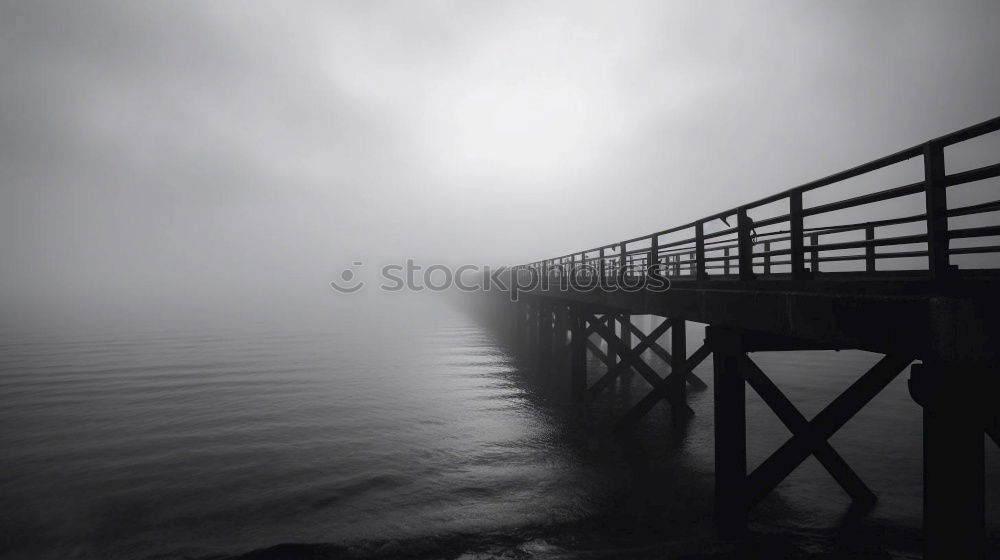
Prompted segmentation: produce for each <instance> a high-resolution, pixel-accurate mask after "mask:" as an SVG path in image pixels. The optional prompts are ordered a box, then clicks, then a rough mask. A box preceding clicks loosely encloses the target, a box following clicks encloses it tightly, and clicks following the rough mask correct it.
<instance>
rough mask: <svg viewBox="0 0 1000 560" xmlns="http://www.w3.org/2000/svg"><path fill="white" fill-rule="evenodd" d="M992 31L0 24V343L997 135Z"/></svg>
mask: <svg viewBox="0 0 1000 560" xmlns="http://www.w3.org/2000/svg"><path fill="white" fill-rule="evenodd" d="M998 30H1000V2H996V1H995V0H988V1H984V2H918V1H896V2H891V1H878V2H874V1H872V2H853V1H841V2H802V1H788V2H735V1H734V2H722V3H715V2H705V1H698V2H666V1H653V2H611V1H607V2H581V1H579V0H574V1H569V2H498V1H491V2H472V1H465V2H440V1H406V2H381V1H379V2H292V1H290V0H282V1H280V2H267V3H265V2H248V1H240V2H227V1H217V0H213V1H204V2H190V1H184V2H181V1H172V2H166V1H163V2H147V1H143V2H133V1H124V0H123V1H120V2H94V1H86V0H73V1H60V2H43V1H37V0H30V1H29V0H25V1H22V2H11V1H8V0H0V275H2V276H0V290H2V293H0V305H2V312H3V315H4V317H3V320H4V323H5V324H8V323H12V322H32V321H38V322H43V323H44V322H45V321H49V322H51V321H56V320H58V319H59V317H60V313H66V314H69V313H71V312H77V313H83V314H84V316H88V314H93V313H94V312H95V311H94V310H96V309H100V310H103V312H107V313H111V314H113V313H116V312H123V311H126V310H131V311H132V312H133V313H140V312H145V311H147V310H153V312H154V313H155V312H161V313H162V312H164V310H166V309H173V310H190V309H192V308H193V307H197V308H204V306H205V305H207V303H208V302H211V303H212V305H222V306H225V305H229V306H232V307H241V306H242V307H249V306H256V305H263V302H269V303H279V304H280V303H281V302H283V301H284V299H286V298H287V299H289V300H290V299H297V301H300V302H301V303H303V304H304V305H321V303H319V302H326V301H329V298H330V294H329V291H330V290H329V289H328V287H327V284H326V283H327V282H328V281H329V280H330V279H331V278H332V277H333V276H334V275H335V274H336V273H337V272H338V271H339V270H341V268H343V267H344V266H345V265H348V264H350V262H352V261H354V260H363V261H365V262H368V263H383V262H387V261H389V260H396V259H400V258H404V257H415V258H418V259H421V260H424V261H426V262H429V261H430V260H434V259H439V260H445V261H447V262H453V263H455V262H459V261H471V262H486V263H509V262H522V261H526V260H533V259H535V258H539V257H544V256H549V255H555V254H563V253H567V252H569V251H572V250H578V249H585V248H587V247H591V246H594V245H598V244H603V243H606V242H610V241H614V240H616V239H620V238H623V237H630V236H634V235H638V234H643V233H648V232H651V231H655V230H658V229H663V228H665V227H667V226H670V225H672V224H675V223H680V222H682V221H687V220H690V219H693V218H696V217H698V216H699V215H703V214H707V213H711V212H714V211H718V210H722V209H724V208H728V207H731V206H734V205H736V204H739V203H741V202H746V201H749V200H752V199H755V198H758V197H761V196H763V195H766V194H770V193H772V192H774V191H777V190H782V189H785V188H788V187H791V186H794V185H795V184H798V183H801V182H804V181H806V180H809V179H813V178H817V177H820V176H823V175H825V174H828V173H830V172H833V171H838V170H840V169H841V168H845V167H848V166H852V165H854V164H857V163H860V162H863V161H866V160H869V159H872V158H874V157H877V156H881V155H885V154H887V153H889V152H892V151H895V150H897V149H900V148H903V147H907V146H910V145H913V144H916V143H918V142H920V141H922V140H925V139H927V138H930V137H933V136H936V135H940V134H943V133H946V132H949V131H951V130H954V129H957V128H960V127H964V126H967V125H970V124H973V123H975V122H978V121H981V120H985V119H987V118H991V117H994V116H996V115H998V114H1000V62H998V61H1000V32H998ZM292 294H294V295H292Z"/></svg>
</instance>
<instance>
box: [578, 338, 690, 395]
mask: <svg viewBox="0 0 1000 560" xmlns="http://www.w3.org/2000/svg"><path fill="white" fill-rule="evenodd" d="M593 321H594V327H595V328H596V329H597V333H598V334H599V335H601V336H602V337H604V338H605V339H606V340H607V341H608V344H609V347H613V350H614V353H615V354H617V355H618V356H619V359H620V360H621V361H620V362H619V363H618V364H616V365H615V367H613V368H611V369H610V370H608V372H607V373H605V374H604V375H603V376H602V377H601V378H600V379H598V380H597V382H596V383H594V385H593V386H592V387H591V388H590V391H591V394H592V395H596V394H598V393H600V392H601V391H602V390H603V389H604V388H605V387H607V386H608V385H609V384H611V382H612V381H614V379H615V377H617V376H618V375H619V374H621V373H622V372H624V371H625V370H627V369H628V368H632V367H634V368H635V369H637V370H638V371H639V373H641V374H642V376H643V377H644V378H645V379H646V380H647V381H650V378H652V379H655V380H656V381H650V382H651V383H654V384H655V383H656V382H658V381H659V379H660V377H659V376H658V375H657V374H656V372H655V371H653V368H651V367H649V365H647V364H646V362H644V361H643V360H642V353H643V352H645V351H646V350H647V349H648V348H649V345H650V343H651V342H653V341H655V340H656V339H657V338H659V337H660V336H662V335H663V333H665V332H667V330H669V329H670V327H671V326H672V325H673V321H671V320H670V319H665V320H664V321H663V322H662V323H660V326H658V327H656V328H655V329H653V332H652V333H650V334H649V336H648V337H647V336H645V335H643V336H640V340H639V344H637V345H636V346H635V347H634V348H631V349H629V348H627V347H626V345H625V343H624V342H623V341H622V340H621V339H620V338H618V337H617V336H616V335H615V333H614V332H612V331H611V329H609V328H608V327H607V326H605V325H603V324H601V323H599V322H597V321H596V320H593Z"/></svg>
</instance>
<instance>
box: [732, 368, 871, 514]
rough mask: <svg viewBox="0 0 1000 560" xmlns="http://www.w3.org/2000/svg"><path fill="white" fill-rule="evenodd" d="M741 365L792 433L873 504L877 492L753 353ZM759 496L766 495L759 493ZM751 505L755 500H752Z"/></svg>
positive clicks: (851, 491)
mask: <svg viewBox="0 0 1000 560" xmlns="http://www.w3.org/2000/svg"><path fill="white" fill-rule="evenodd" d="M740 369H741V370H742V373H743V376H744V378H745V379H746V381H747V383H748V384H749V385H750V386H751V387H753V389H754V391H756V392H757V394H758V395H760V397H761V398H762V399H764V402H765V403H767V405H768V406H769V407H771V410H773V411H774V413H775V415H777V416H778V418H779V419H780V420H781V421H782V423H784V424H785V426H786V427H788V429H789V430H790V431H791V432H792V434H793V435H801V436H802V437H803V438H804V439H805V440H807V441H808V442H809V443H808V445H809V446H810V447H811V448H812V454H813V455H815V456H816V459H818V460H819V462H820V463H821V464H822V465H823V467H824V468H826V470H827V472H829V473H830V475H831V476H833V478H834V480H836V481H837V484H840V487H841V488H843V489H844V491H845V492H847V494H848V495H849V496H850V497H851V499H852V500H854V501H855V502H856V503H859V504H863V505H871V504H873V503H875V501H876V499H877V498H876V497H875V493H874V492H872V491H871V489H870V488H868V486H866V485H865V483H864V482H863V481H862V480H861V477H859V476H858V475H857V473H855V472H854V470H853V469H852V468H851V467H850V465H848V464H847V461H845V460H844V458H843V457H841V456H840V454H839V453H837V451H836V450H835V449H834V448H833V446H832V445H830V442H829V441H827V440H825V439H816V438H814V437H813V435H812V433H811V429H810V426H809V421H808V420H806V417H805V416H803V415H802V413H801V412H799V410H798V409H797V408H795V405H793V404H792V402H791V401H790V400H788V397H786V396H785V394H784V393H782V392H781V390H780V389H778V387H777V386H776V385H775V384H774V383H773V382H772V381H771V380H770V379H769V378H768V377H767V375H765V374H764V372H763V371H762V370H761V369H760V367H759V366H758V365H757V364H756V363H754V361H753V360H752V359H750V356H747V355H744V356H743V358H742V360H741V363H740ZM757 497H758V499H759V498H762V497H763V496H757ZM751 505H752V503H751Z"/></svg>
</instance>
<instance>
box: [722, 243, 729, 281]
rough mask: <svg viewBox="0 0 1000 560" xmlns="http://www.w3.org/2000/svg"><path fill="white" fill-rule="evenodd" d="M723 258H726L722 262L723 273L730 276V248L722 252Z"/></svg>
mask: <svg viewBox="0 0 1000 560" xmlns="http://www.w3.org/2000/svg"><path fill="white" fill-rule="evenodd" d="M722 256H723V257H725V258H724V259H723V261H722V266H723V269H722V273H723V274H725V275H726V276H729V247H726V248H725V249H723V250H722Z"/></svg>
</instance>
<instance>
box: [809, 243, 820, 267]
mask: <svg viewBox="0 0 1000 560" xmlns="http://www.w3.org/2000/svg"><path fill="white" fill-rule="evenodd" d="M817 245H819V234H818V233H811V234H809V247H810V249H809V268H810V269H811V270H812V272H813V274H817V273H819V249H817V248H816V246H817Z"/></svg>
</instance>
